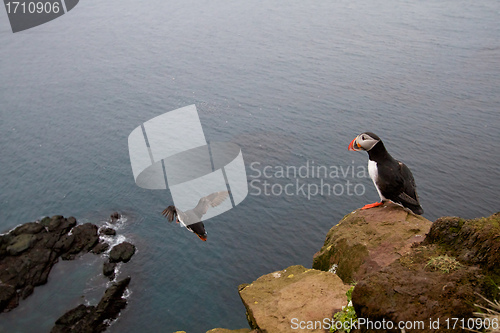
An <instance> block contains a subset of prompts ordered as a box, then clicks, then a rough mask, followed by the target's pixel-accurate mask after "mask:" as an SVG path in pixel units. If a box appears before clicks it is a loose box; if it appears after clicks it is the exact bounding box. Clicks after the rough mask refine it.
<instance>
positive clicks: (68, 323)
mask: <svg viewBox="0 0 500 333" xmlns="http://www.w3.org/2000/svg"><path fill="white" fill-rule="evenodd" d="M129 283H130V277H128V278H126V279H123V280H121V281H120V282H117V283H114V284H113V285H111V287H109V288H108V289H106V292H105V293H104V296H103V297H102V298H101V300H100V301H99V304H97V306H95V307H94V306H85V305H83V304H81V305H79V306H78V307H76V308H75V309H72V310H70V311H68V312H67V313H66V314H64V315H63V316H62V317H61V318H59V319H58V320H57V321H56V325H55V326H54V328H52V330H51V333H62V332H77V333H79V332H82V333H83V332H103V331H105V330H106V328H107V327H108V326H109V324H110V321H112V320H114V319H116V318H117V317H118V315H119V314H120V311H121V310H122V309H124V308H125V307H126V305H127V301H126V300H125V299H124V298H123V294H124V292H125V289H126V288H127V286H128V284H129Z"/></svg>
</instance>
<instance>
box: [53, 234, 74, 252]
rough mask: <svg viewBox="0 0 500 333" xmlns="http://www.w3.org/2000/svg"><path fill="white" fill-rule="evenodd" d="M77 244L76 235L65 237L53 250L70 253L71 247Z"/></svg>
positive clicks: (57, 242) (60, 239) (58, 241)
mask: <svg viewBox="0 0 500 333" xmlns="http://www.w3.org/2000/svg"><path fill="white" fill-rule="evenodd" d="M74 242H75V235H63V236H62V237H61V238H59V240H57V241H56V242H55V243H54V245H53V246H52V248H53V249H54V250H55V251H57V252H58V253H65V252H68V251H70V249H71V245H73V243H74Z"/></svg>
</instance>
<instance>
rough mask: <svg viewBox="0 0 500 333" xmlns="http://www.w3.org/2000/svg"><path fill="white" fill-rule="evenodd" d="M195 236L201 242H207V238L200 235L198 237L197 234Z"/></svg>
mask: <svg viewBox="0 0 500 333" xmlns="http://www.w3.org/2000/svg"><path fill="white" fill-rule="evenodd" d="M197 236H198V237H199V238H200V239H201V240H202V241H204V242H206V241H207V236H201V235H198V234H197Z"/></svg>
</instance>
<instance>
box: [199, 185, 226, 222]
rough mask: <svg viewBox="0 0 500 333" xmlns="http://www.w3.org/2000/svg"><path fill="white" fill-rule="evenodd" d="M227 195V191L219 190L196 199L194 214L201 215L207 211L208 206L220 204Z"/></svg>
mask: <svg viewBox="0 0 500 333" xmlns="http://www.w3.org/2000/svg"><path fill="white" fill-rule="evenodd" d="M228 196H229V192H228V191H220V192H214V193H212V194H209V195H207V196H206V197H203V198H201V199H200V201H198V204H197V205H196V207H195V208H194V209H193V211H194V213H195V214H196V215H198V216H200V217H201V216H203V215H205V214H206V213H207V211H208V208H210V207H216V206H218V205H220V204H221V203H222V202H224V200H226V198H227V197H228Z"/></svg>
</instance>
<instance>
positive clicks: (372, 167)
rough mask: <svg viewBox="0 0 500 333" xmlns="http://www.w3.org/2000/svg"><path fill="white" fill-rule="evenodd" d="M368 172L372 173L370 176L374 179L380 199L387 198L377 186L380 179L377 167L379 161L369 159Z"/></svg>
mask: <svg viewBox="0 0 500 333" xmlns="http://www.w3.org/2000/svg"><path fill="white" fill-rule="evenodd" d="M368 174H369V175H370V178H371V179H372V181H373V185H375V188H376V189H377V192H378V195H379V196H380V200H385V197H384V196H383V195H382V193H380V190H379V188H378V186H377V181H378V169H377V162H375V161H372V160H368Z"/></svg>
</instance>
